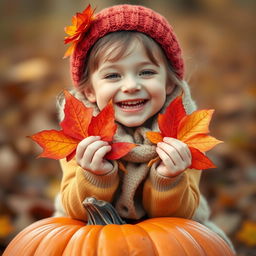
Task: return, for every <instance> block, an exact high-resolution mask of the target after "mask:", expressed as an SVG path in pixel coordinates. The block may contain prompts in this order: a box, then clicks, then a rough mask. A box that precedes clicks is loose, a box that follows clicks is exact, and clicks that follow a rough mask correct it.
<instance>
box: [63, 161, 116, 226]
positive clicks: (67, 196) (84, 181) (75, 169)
mask: <svg viewBox="0 0 256 256" xmlns="http://www.w3.org/2000/svg"><path fill="white" fill-rule="evenodd" d="M60 164H61V168H62V171H63V177H62V181H61V188H60V194H61V201H62V204H63V207H64V209H65V211H66V213H67V214H68V215H69V216H70V217H72V218H75V219H80V220H84V221H85V220H87V215H86V211H85V209H84V207H83V201H84V199H85V198H86V197H90V196H93V197H96V198H98V199H101V200H105V201H108V202H111V201H112V199H113V195H114V193H115V191H116V189H117V187H118V183H119V177H118V173H117V172H118V167H117V163H116V162H113V164H114V169H113V170H112V171H111V172H110V173H108V174H106V175H95V174H93V173H91V172H89V171H86V170H84V169H83V168H81V167H80V166H78V165H77V163H76V161H75V160H71V161H69V162H67V161H66V160H65V159H62V160H60Z"/></svg>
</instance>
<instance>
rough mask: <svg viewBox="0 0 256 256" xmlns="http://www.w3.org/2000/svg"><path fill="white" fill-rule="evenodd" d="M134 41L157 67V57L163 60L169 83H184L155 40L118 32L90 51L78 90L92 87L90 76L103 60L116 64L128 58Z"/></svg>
mask: <svg viewBox="0 0 256 256" xmlns="http://www.w3.org/2000/svg"><path fill="white" fill-rule="evenodd" d="M134 40H138V41H139V43H141V44H142V45H143V47H144V49H145V52H146V55H147V57H148V58H149V59H150V61H152V63H154V64H155V65H158V58H157V57H160V58H162V59H163V61H164V62H165V64H166V69H167V83H172V84H174V85H180V84H181V82H182V81H181V80H180V79H179V78H178V77H177V75H176V73H175V72H174V69H173V67H172V65H171V63H170V62H169V61H168V60H167V58H166V56H165V54H164V51H163V50H162V48H161V47H160V45H159V44H158V43H157V42H156V41H155V40H154V39H152V38H151V37H149V36H147V35H146V34H143V33H140V32H136V31H117V32H112V33H109V34H107V35H106V36H104V37H102V38H100V39H99V40H98V41H97V42H96V43H95V44H94V46H93V47H92V48H91V50H90V51H89V54H88V56H89V57H88V58H87V61H86V63H85V65H84V67H85V69H84V71H83V75H82V79H81V81H80V83H79V85H78V90H79V91H80V92H81V91H83V89H84V88H85V87H86V86H90V74H91V73H93V72H94V71H95V70H97V69H98V67H99V63H100V61H101V60H102V59H104V60H105V61H106V60H108V61H111V62H114V61H117V60H119V59H120V58H122V57H124V56H127V55H128V54H129V52H128V50H129V49H130V48H129V45H131V43H132V42H133V41H134ZM110 47H112V48H114V50H113V51H111V52H109V51H108V49H109V48H110ZM152 49H153V50H152Z"/></svg>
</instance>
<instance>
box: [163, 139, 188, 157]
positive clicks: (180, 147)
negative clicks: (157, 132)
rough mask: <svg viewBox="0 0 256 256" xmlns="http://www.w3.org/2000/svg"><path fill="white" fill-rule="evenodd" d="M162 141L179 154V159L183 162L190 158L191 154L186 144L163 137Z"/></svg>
mask: <svg viewBox="0 0 256 256" xmlns="http://www.w3.org/2000/svg"><path fill="white" fill-rule="evenodd" d="M163 141H164V142H165V143H168V144H169V145H172V146H173V147H175V148H176V150H177V152H178V153H179V154H180V156H181V158H182V159H183V160H184V161H187V159H190V158H191V153H190V150H189V148H188V146H187V144H186V143H184V142H182V141H180V140H177V139H174V138H168V137H165V138H164V140H163Z"/></svg>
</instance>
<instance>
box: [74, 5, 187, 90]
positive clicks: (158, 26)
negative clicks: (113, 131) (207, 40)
mask: <svg viewBox="0 0 256 256" xmlns="http://www.w3.org/2000/svg"><path fill="white" fill-rule="evenodd" d="M122 30H126V31H137V32H142V33H144V34H146V35H148V36H150V37H151V38H153V39H154V40H155V41H156V42H158V44H159V45H160V46H161V47H162V49H163V50H164V52H165V54H166V57H167V59H168V60H169V61H170V63H171V65H172V67H173V68H174V71H175V73H176V74H177V76H178V77H179V78H180V79H182V78H183V74H184V62H183V59H182V57H181V49H180V46H179V43H178V41H177V38H176V35H175V34H174V32H173V28H172V27H171V26H170V24H169V23H168V21H167V20H166V19H165V18H164V17H163V16H162V15H160V14H159V13H156V12H154V11H153V10H151V9H149V8H146V7H144V6H138V5H127V4H124V5H116V6H112V7H109V8H106V9H103V10H102V11H100V12H99V13H98V14H96V15H95V19H94V20H93V21H92V23H91V25H90V28H89V30H88V31H86V32H85V34H84V36H83V38H82V39H81V41H80V42H79V43H78V44H77V46H76V48H75V51H74V53H73V55H72V57H71V75H72V79H73V82H74V85H75V87H77V86H78V84H79V82H80V80H81V77H82V75H83V72H84V65H85V62H86V58H87V53H88V51H89V50H90V48H91V47H92V46H93V45H94V44H95V42H96V41H97V40H98V39H99V38H101V37H103V36H105V35H106V34H108V33H110V32H115V31H122Z"/></svg>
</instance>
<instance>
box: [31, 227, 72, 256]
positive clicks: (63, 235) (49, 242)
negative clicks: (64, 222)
mask: <svg viewBox="0 0 256 256" xmlns="http://www.w3.org/2000/svg"><path fill="white" fill-rule="evenodd" d="M76 230H77V227H76V226H70V225H68V226H59V227H57V228H55V229H54V230H52V231H50V232H48V234H47V235H46V236H45V237H44V238H43V239H42V240H41V242H40V244H39V246H38V247H37V249H36V251H35V253H34V256H41V255H48V254H49V255H55V254H56V252H58V254H56V255H62V253H63V251H64V250H65V245H66V243H67V241H69V240H70V237H72V235H73V234H74V232H76ZM56 241H58V246H57V247H56Z"/></svg>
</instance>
